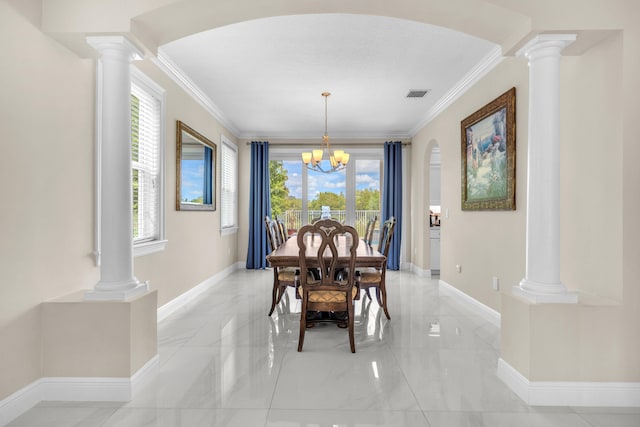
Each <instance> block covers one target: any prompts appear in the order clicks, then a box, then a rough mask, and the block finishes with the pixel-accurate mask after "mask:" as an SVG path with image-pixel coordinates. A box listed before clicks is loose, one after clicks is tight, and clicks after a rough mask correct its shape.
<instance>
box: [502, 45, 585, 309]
mask: <svg viewBox="0 0 640 427" xmlns="http://www.w3.org/2000/svg"><path fill="white" fill-rule="evenodd" d="M575 39H576V36H575V35H574V34H543V35H539V36H537V37H535V38H534V39H532V40H531V41H530V42H529V43H527V44H526V45H525V46H524V47H523V48H522V49H520V51H519V52H518V53H517V55H518V56H526V57H527V58H528V60H529V150H528V168H527V234H526V237H527V247H526V270H525V277H524V279H522V281H521V282H520V284H519V286H516V287H514V293H516V294H518V295H521V296H523V297H525V298H527V299H529V300H531V301H533V302H550V303H576V302H577V300H578V299H577V294H575V293H570V292H567V288H566V287H565V285H564V284H562V283H561V282H560V58H561V55H560V52H561V51H562V49H564V48H565V47H566V46H567V45H569V44H571V43H572V42H573V41H574V40H575Z"/></svg>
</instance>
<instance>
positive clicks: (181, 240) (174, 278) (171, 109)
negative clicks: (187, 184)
mask: <svg viewBox="0 0 640 427" xmlns="http://www.w3.org/2000/svg"><path fill="white" fill-rule="evenodd" d="M135 66H136V67H138V68H139V69H140V70H141V71H142V72H143V73H145V74H146V75H147V76H149V77H150V78H151V79H153V80H154V81H155V82H156V83H158V84H159V85H160V86H161V87H163V88H164V89H165V90H166V91H167V93H166V96H167V111H166V118H167V125H166V140H167V146H166V153H165V166H166V183H165V184H166V192H165V197H166V199H165V205H166V230H167V234H166V237H167V239H168V240H169V243H168V244H167V247H166V249H165V250H164V251H162V252H159V253H155V254H151V255H146V256H142V257H137V258H135V260H134V270H135V275H136V277H137V278H138V280H141V281H144V280H149V281H150V283H151V288H152V289H157V290H158V304H159V306H162V305H164V304H166V303H167V302H169V301H171V300H172V299H174V298H176V297H178V296H179V295H181V294H183V293H184V292H186V291H188V290H189V289H191V288H192V287H194V286H195V285H197V284H199V283H202V282H203V281H204V280H206V279H208V278H210V277H211V276H213V275H215V274H216V273H219V272H221V271H222V270H224V269H225V268H227V267H229V266H230V265H231V264H233V263H235V262H236V259H237V252H238V242H239V240H238V235H237V234H230V235H226V236H221V234H220V180H219V179H218V180H217V182H216V191H217V209H216V210H215V211H213V212H194V211H177V210H176V209H175V204H176V145H175V144H176V137H175V135H176V120H180V121H182V122H184V123H186V124H187V125H189V126H190V127H191V128H193V129H195V130H196V131H198V132H199V133H201V134H202V135H204V136H206V137H207V138H208V139H209V140H211V141H213V142H214V143H215V144H216V145H217V153H218V154H217V167H218V170H219V168H220V159H221V150H222V146H221V140H220V135H221V134H224V135H225V136H226V137H227V138H229V139H230V140H231V141H232V142H234V143H237V141H236V138H235V137H234V136H233V135H232V134H231V133H230V132H228V131H227V130H226V129H225V128H224V127H222V126H221V125H220V123H218V122H217V121H216V120H215V119H214V118H212V117H211V115H210V114H209V113H207V112H206V111H205V110H204V109H203V108H202V107H201V106H200V105H199V104H198V103H197V102H196V101H194V100H193V98H191V97H190V96H189V95H187V94H186V93H185V92H184V91H183V90H182V89H181V88H179V87H178V86H177V84H176V83H174V82H173V80H171V79H170V78H169V77H167V75H166V74H165V73H164V72H163V71H161V70H160V69H159V68H158V67H157V66H156V65H155V64H154V63H153V62H152V61H151V60H149V59H147V60H145V61H141V62H136V63H135ZM237 145H238V148H239V149H242V147H240V145H239V144H237ZM241 170H242V169H241ZM244 170H246V168H245V169H244ZM240 194H241V196H242V195H244V194H246V193H243V192H241V193H240ZM241 198H242V197H241ZM240 224H242V225H244V224H243V223H240Z"/></svg>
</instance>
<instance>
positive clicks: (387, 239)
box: [378, 216, 396, 264]
mask: <svg viewBox="0 0 640 427" xmlns="http://www.w3.org/2000/svg"><path fill="white" fill-rule="evenodd" d="M395 228H396V218H395V217H393V216H392V217H391V218H389V219H388V220H386V221H385V222H384V223H382V226H381V227H380V241H379V242H378V252H380V253H381V254H383V255H384V256H386V257H388V256H389V247H390V246H391V238H392V237H393V230H395ZM385 264H386V263H385Z"/></svg>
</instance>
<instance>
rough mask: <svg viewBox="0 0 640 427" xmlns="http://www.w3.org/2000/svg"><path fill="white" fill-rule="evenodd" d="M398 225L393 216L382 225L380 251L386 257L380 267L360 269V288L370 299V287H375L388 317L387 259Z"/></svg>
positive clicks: (377, 296)
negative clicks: (394, 231)
mask: <svg viewBox="0 0 640 427" xmlns="http://www.w3.org/2000/svg"><path fill="white" fill-rule="evenodd" d="M395 227H396V219H395V217H393V216H392V217H391V218H389V219H388V220H386V221H385V222H384V223H383V224H382V226H381V227H380V240H379V242H378V252H380V253H382V254H383V255H384V257H385V261H384V262H383V263H382V265H381V266H380V267H379V268H375V267H368V268H364V269H361V270H359V271H358V273H359V275H360V289H361V290H364V291H365V293H366V294H367V296H368V297H369V299H371V294H370V293H369V289H370V288H375V290H376V299H377V300H378V304H379V305H380V306H381V307H382V309H383V310H384V314H385V315H386V316H387V319H391V316H389V309H388V308H387V288H386V284H385V276H386V273H387V261H386V259H387V258H388V256H389V246H391V238H392V237H393V230H394V229H395Z"/></svg>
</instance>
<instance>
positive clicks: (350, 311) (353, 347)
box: [347, 304, 356, 353]
mask: <svg viewBox="0 0 640 427" xmlns="http://www.w3.org/2000/svg"><path fill="white" fill-rule="evenodd" d="M347 316H348V319H347V322H348V324H349V345H350V346H351V353H355V352H356V342H355V339H354V330H353V316H354V314H353V304H349V306H348V307H347Z"/></svg>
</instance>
